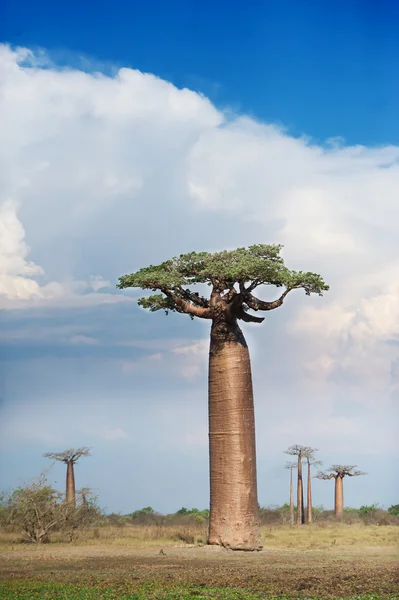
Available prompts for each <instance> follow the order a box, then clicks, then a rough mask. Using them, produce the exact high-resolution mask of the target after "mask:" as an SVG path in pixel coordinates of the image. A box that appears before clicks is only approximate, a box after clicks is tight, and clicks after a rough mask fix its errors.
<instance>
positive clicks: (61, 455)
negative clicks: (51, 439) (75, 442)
mask: <svg viewBox="0 0 399 600" xmlns="http://www.w3.org/2000/svg"><path fill="white" fill-rule="evenodd" d="M43 456H44V457H45V458H52V459H53V460H59V461H61V462H64V463H65V464H69V463H71V464H75V463H76V462H77V461H78V460H79V458H81V457H82V456H90V448H86V447H83V448H69V449H68V450H64V452H46V453H45V454H43Z"/></svg>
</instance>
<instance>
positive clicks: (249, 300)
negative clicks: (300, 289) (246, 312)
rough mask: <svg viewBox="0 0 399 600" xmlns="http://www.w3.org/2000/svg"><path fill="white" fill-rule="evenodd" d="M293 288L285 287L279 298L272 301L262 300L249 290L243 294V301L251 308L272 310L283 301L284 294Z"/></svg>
mask: <svg viewBox="0 0 399 600" xmlns="http://www.w3.org/2000/svg"><path fill="white" fill-rule="evenodd" d="M292 289H295V288H287V289H286V290H285V292H284V293H283V294H281V296H280V298H277V300H273V302H265V301H264V300H259V298H256V297H255V296H254V295H253V294H251V293H250V292H247V293H246V294H245V302H246V304H248V306H249V308H252V310H273V309H275V308H278V307H279V306H281V305H282V304H283V302H284V298H285V297H286V295H287V294H288V293H289V292H290V291H291V290H292Z"/></svg>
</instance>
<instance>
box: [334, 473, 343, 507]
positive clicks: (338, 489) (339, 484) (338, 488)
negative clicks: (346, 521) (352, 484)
mask: <svg viewBox="0 0 399 600" xmlns="http://www.w3.org/2000/svg"><path fill="white" fill-rule="evenodd" d="M343 514H344V480H343V478H342V477H340V476H339V475H337V476H336V477H335V516H336V517H339V518H342V517H343Z"/></svg>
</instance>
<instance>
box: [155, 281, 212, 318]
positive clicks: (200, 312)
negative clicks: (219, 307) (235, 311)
mask: <svg viewBox="0 0 399 600" xmlns="http://www.w3.org/2000/svg"><path fill="white" fill-rule="evenodd" d="M161 292H163V293H164V294H165V296H166V297H167V298H169V300H171V301H172V302H174V304H175V307H176V310H177V311H178V312H182V313H186V314H189V315H193V316H194V317H200V318H201V319H211V318H212V310H211V309H210V308H202V307H201V306H195V305H194V304H191V302H188V301H187V300H184V299H183V298H180V297H179V296H176V294H174V293H173V292H171V291H170V290H168V289H167V288H161Z"/></svg>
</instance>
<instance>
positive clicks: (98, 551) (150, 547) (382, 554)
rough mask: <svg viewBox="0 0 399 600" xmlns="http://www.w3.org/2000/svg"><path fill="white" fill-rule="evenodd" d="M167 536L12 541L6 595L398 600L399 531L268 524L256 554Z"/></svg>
mask: <svg viewBox="0 0 399 600" xmlns="http://www.w3.org/2000/svg"><path fill="white" fill-rule="evenodd" d="M162 533H163V536H164V537H162V538H161V540H160V539H159V538H157V537H156V536H155V535H153V537H152V539H150V540H148V539H146V540H144V541H143V540H141V544H140V540H139V539H138V536H139V534H140V535H144V530H142V529H141V530H139V531H138V530H136V532H135V533H134V532H133V531H131V528H124V529H123V530H120V529H118V528H116V529H115V530H108V531H107V532H106V531H102V533H101V535H102V537H100V538H98V534H96V538H95V539H93V537H90V536H92V532H91V533H90V535H88V534H87V535H86V536H82V537H81V539H80V540H78V543H76V544H69V545H67V544H46V545H43V546H41V547H34V546H31V545H26V544H18V545H17V544H9V543H4V542H6V538H5V537H4V536H3V538H2V539H3V544H1V546H0V598H1V600H34V599H35V600H53V599H54V600H55V599H59V600H92V599H93V600H94V599H97V598H98V599H100V600H102V599H104V600H105V599H107V600H113V599H117V598H118V599H120V600H136V599H137V600H144V599H148V600H168V599H172V598H173V599H182V600H191V599H194V598H196V599H197V600H198V599H201V598H207V599H208V598H209V599H210V598H214V599H219V598H220V599H225V600H233V599H235V600H260V599H261V598H262V599H271V598H276V599H277V598H278V599H279V600H282V599H286V598H295V599H296V598H303V599H305V598H306V599H310V598H312V599H313V598H318V599H329V598H334V599H338V598H345V599H349V598H351V599H352V598H353V599H355V598H356V600H360V599H362V600H388V599H395V600H396V599H399V574H398V561H399V549H398V528H397V527H378V526H376V527H364V526H352V527H350V526H340V525H337V524H334V525H331V526H326V527H324V526H323V527H317V526H311V527H308V526H306V527H302V528H298V529H297V528H292V529H290V528H285V527H276V528H272V529H270V528H267V529H264V530H263V535H264V539H265V550H264V551H263V552H257V553H243V552H231V551H227V550H223V549H220V548H216V547H207V546H203V547H199V546H194V545H187V544H184V543H182V542H180V545H179V544H177V542H176V541H175V540H172V539H170V536H169V537H168V536H167V535H166V533H165V532H162ZM183 533H184V532H183ZM106 534H107V535H108V541H107V538H106ZM111 534H112V535H111ZM190 535H192V534H190ZM14 537H15V536H14ZM161 550H162V552H161Z"/></svg>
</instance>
